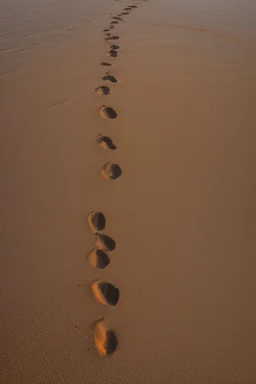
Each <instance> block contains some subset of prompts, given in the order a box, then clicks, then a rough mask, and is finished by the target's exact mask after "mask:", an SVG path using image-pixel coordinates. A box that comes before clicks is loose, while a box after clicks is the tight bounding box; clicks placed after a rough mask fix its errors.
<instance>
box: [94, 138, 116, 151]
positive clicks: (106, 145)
mask: <svg viewBox="0 0 256 384" xmlns="http://www.w3.org/2000/svg"><path fill="white" fill-rule="evenodd" d="M96 140H97V143H98V144H99V146H100V147H101V148H103V149H111V150H112V151H114V150H115V149H116V148H117V147H116V146H115V144H114V143H113V141H112V140H111V139H110V137H108V136H102V135H99V136H98V137H97V139H96Z"/></svg>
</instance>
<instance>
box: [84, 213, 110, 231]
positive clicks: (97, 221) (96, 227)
mask: <svg viewBox="0 0 256 384" xmlns="http://www.w3.org/2000/svg"><path fill="white" fill-rule="evenodd" d="M88 224H89V227H90V228H91V230H92V232H93V233H98V232H100V231H103V230H104V229H105V226H106V219H105V216H104V214H103V213H102V212H91V213H89V215H88Z"/></svg>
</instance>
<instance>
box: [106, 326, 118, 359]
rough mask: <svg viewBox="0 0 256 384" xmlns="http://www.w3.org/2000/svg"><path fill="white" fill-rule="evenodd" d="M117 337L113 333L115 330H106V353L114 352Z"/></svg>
mask: <svg viewBox="0 0 256 384" xmlns="http://www.w3.org/2000/svg"><path fill="white" fill-rule="evenodd" d="M117 344H118V342H117V338H116V335H115V332H114V331H112V330H110V331H107V334H106V350H107V354H108V355H112V353H114V352H115V350H116V348H117Z"/></svg>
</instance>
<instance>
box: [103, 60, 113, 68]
mask: <svg viewBox="0 0 256 384" xmlns="http://www.w3.org/2000/svg"><path fill="white" fill-rule="evenodd" d="M100 65H103V66H104V67H111V65H112V64H110V63H106V62H105V61H102V62H101V63H100Z"/></svg>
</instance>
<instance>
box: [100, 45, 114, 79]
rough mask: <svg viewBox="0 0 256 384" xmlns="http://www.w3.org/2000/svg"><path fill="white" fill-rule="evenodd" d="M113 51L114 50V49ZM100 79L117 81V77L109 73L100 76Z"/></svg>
mask: <svg viewBox="0 0 256 384" xmlns="http://www.w3.org/2000/svg"><path fill="white" fill-rule="evenodd" d="M114 52H115V51H114ZM102 80H105V81H110V82H111V83H117V79H116V78H115V77H114V76H111V75H105V76H103V77H102Z"/></svg>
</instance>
